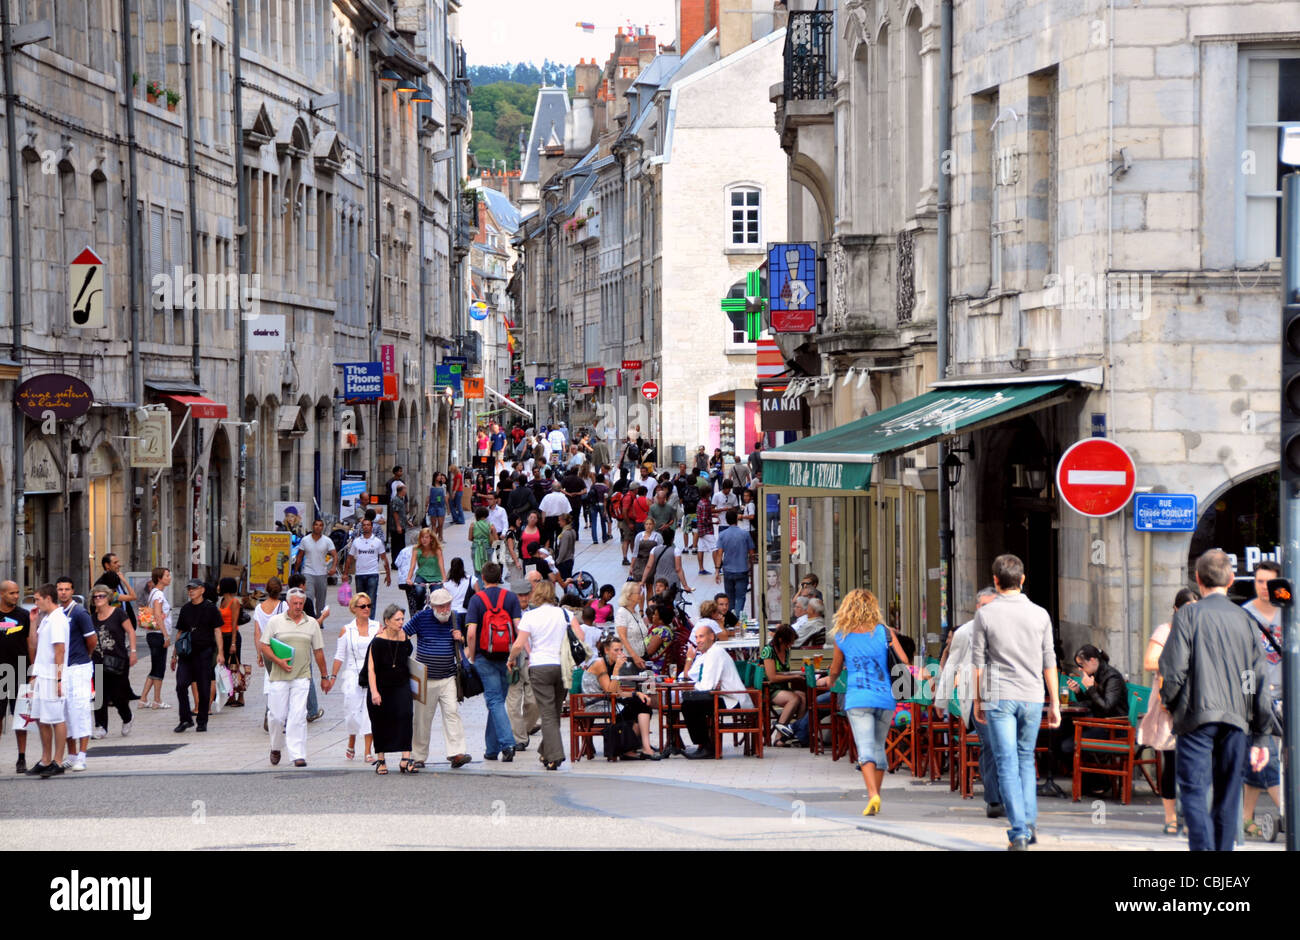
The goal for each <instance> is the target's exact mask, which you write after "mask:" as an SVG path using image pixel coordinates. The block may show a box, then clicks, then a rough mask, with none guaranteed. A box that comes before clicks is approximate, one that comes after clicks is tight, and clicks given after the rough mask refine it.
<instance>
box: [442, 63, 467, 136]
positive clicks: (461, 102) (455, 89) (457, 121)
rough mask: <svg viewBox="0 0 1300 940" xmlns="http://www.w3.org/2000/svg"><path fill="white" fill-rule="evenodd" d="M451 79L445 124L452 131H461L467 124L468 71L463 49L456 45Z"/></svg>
mask: <svg viewBox="0 0 1300 940" xmlns="http://www.w3.org/2000/svg"><path fill="white" fill-rule="evenodd" d="M451 74H452V79H451V84H450V85H449V86H448V89H447V95H448V101H447V123H448V124H450V125H451V129H452V131H453V132H454V131H463V130H464V129H465V128H466V127H467V126H468V124H469V70H468V67H467V66H466V64H465V49H464V48H463V47H462V46H460V45H457V46H456V48H455V50H454V51H453V52H452V72H451Z"/></svg>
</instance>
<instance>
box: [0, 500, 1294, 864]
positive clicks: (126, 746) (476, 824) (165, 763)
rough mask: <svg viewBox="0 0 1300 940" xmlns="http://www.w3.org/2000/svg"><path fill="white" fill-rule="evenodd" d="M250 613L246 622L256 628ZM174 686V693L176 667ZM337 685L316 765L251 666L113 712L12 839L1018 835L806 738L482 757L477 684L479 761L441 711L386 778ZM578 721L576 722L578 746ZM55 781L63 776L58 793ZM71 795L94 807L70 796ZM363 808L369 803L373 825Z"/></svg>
mask: <svg viewBox="0 0 1300 940" xmlns="http://www.w3.org/2000/svg"><path fill="white" fill-rule="evenodd" d="M465 531H466V528H465V527H463V526H460V527H458V526H449V527H448V528H447V530H446V533H447V545H446V557H447V559H448V561H450V559H451V558H453V557H455V556H456V555H461V556H462V557H467V556H468V553H467V550H466V549H467V546H466V542H465ZM584 537H585V538H586V541H584V543H583V544H582V545H581V546H580V547H579V549H578V564H577V565H576V566H575V567H576V568H577V569H579V570H586V571H590V572H591V573H592V574H593V575H595V576H596V578H597V580H598V581H600V582H602V583H614V584H621V583H622V580H623V579H624V578H625V577H626V575H625V574H624V572H625V571H626V569H625V568H624V567H623V566H622V564H621V563H620V555H619V551H618V546H617V544H616V543H615V542H609V543H608V544H605V545H601V546H593V545H592V544H591V543H590V540H589V536H586V535H585V533H584ZM687 569H688V572H689V571H693V570H694V568H693V565H690V566H687ZM708 580H711V579H708ZM691 583H692V585H693V586H697V585H698V582H697V581H692V582H691ZM697 593H699V588H698V586H697ZM380 602H381V605H382V604H387V603H390V602H393V603H401V604H403V605H405V597H404V596H403V595H402V593H401V592H400V591H399V590H398V589H397V587H396V586H395V585H394V586H393V587H391V588H383V587H382V586H381V589H380ZM335 606H336V607H337V605H335ZM338 616H339V615H338V614H335V615H334V616H332V617H331V618H330V619H329V620H328V621H327V627H328V626H329V625H333V630H330V629H327V630H326V634H327V642H326V653H327V655H328V656H332V653H333V643H334V638H335V637H336V636H337V630H338V627H339V625H340V624H339V620H338V619H337V618H338ZM244 631H245V639H246V640H247V639H249V638H250V637H251V632H250V628H249V627H248V626H245V627H244ZM146 671H147V670H146V669H145V667H143V666H141V665H137V667H136V668H135V670H133V676H132V683H133V686H134V688H136V689H137V690H139V688H140V687H141V685H142V684H143V679H144V675H145V672H146ZM168 692H169V698H170V700H171V701H172V702H173V704H174V701H175V699H174V695H172V685H171V682H170V680H169V685H168ZM340 697H341V693H340V692H338V691H336V692H334V693H333V694H331V695H328V696H323V697H322V702H323V703H324V707H325V717H324V718H322V719H321V720H319V721H317V722H315V723H313V724H310V725H308V761H309V766H308V767H307V768H306V769H298V770H295V769H294V768H292V767H287V766H286V765H285V764H281V765H280V766H279V767H274V768H273V767H271V766H270V765H269V762H268V760H267V743H266V735H265V733H264V732H263V731H262V727H261V718H262V712H263V704H264V701H265V698H264V695H263V692H262V687H261V680H260V679H256V677H255V681H254V682H253V685H252V688H251V689H250V694H249V696H248V705H247V706H246V707H245V708H242V709H225V710H223V711H222V712H221V713H220V714H218V715H216V716H214V717H213V718H212V720H211V724H210V730H209V732H208V733H207V734H204V735H198V734H196V733H195V732H193V731H188V732H186V733H184V734H181V735H177V734H174V733H173V732H172V728H173V727H174V726H175V724H176V710H175V708H173V709H171V710H168V711H152V710H139V711H137V713H136V714H137V720H136V722H135V730H134V733H133V734H132V735H131V736H130V737H128V738H122V737H121V736H120V734H119V727H118V724H117V718H116V715H112V717H111V719H110V722H111V733H110V736H109V737H108V738H105V739H103V740H101V741H96V742H92V746H91V751H90V757H89V759H88V768H89V769H88V770H87V771H86V772H85V773H84V774H71V773H69V774H65V775H64V776H63V777H61V778H59V779H57V780H51V781H42V780H35V779H30V778H18V777H15V776H13V775H12V773H10V774H8V775H3V776H0V820H3V824H0V847H3V848H7V849H21V848H27V847H32V846H34V845H36V844H38V841H39V844H40V845H41V846H44V847H58V848H67V849H72V848H75V847H78V846H80V845H83V844H84V840H85V839H86V838H87V837H88V835H89V837H91V838H93V839H96V840H98V841H99V844H102V845H105V846H113V847H117V848H123V849H144V848H152V847H157V845H158V841H157V840H158V832H159V831H160V829H159V827H165V831H166V833H167V836H166V838H167V840H168V841H167V845H168V846H171V847H176V848H194V849H203V848H329V849H334V848H387V847H399V848H401V847H405V848H426V847H469V848H490V847H507V846H515V847H519V846H527V847H533V848H565V847H567V848H581V847H591V846H595V845H602V846H615V847H618V846H623V847H629V848H630V847H642V846H646V847H664V848H666V847H669V846H675V847H688V846H689V847H696V848H754V847H762V848H765V849H779V848H837V849H842V848H866V849H899V848H911V849H915V848H922V847H927V846H932V847H936V848H951V849H981V848H984V849H1001V848H1002V847H1003V846H1004V845H1005V839H1006V837H1005V829H1004V828H1003V826H1002V825H1000V822H1001V821H995V820H988V819H986V818H985V817H984V813H983V803H982V802H980V801H979V800H978V799H975V800H967V801H963V800H961V799H960V798H959V797H958V796H956V795H955V794H953V793H951V792H950V791H949V789H948V786H947V782H946V781H943V782H940V783H934V784H931V783H929V782H921V781H916V780H914V779H913V778H912V777H911V776H910V775H908V774H906V773H897V774H890V775H887V776H886V778H885V801H884V807H885V809H884V813H883V814H882V815H881V816H880V817H879V818H877V819H871V820H867V819H864V818H863V817H862V816H861V815H860V813H861V810H862V807H863V805H864V804H865V799H866V796H865V790H864V789H863V787H862V781H861V777H860V775H859V774H858V773H857V771H855V770H854V769H853V766H852V765H851V764H850V763H849V762H848V761H847V760H840V761H838V762H833V761H831V759H830V757H829V756H827V755H821V756H813V755H811V754H809V753H808V751H807V750H805V749H800V748H790V749H782V748H769V749H767V750H766V751H765V752H764V757H763V759H761V760H758V759H755V758H745V757H743V756H742V755H741V754H740V752H739V750H737V749H734V748H732V747H731V746H730V745H728V747H727V749H726V752H725V757H724V759H722V760H719V761H687V760H682V759H671V760H666V761H661V762H659V763H652V762H637V763H633V764H628V763H626V762H619V763H612V764H611V763H609V762H607V761H605V760H604V759H603V758H598V759H596V760H594V761H583V762H581V763H579V764H578V765H573V764H570V763H567V762H566V763H565V764H564V765H563V767H562V769H561V771H560V772H559V773H558V774H556V773H547V772H545V771H543V770H542V769H541V767H540V766H539V765H538V763H537V760H536V758H535V756H534V755H535V753H536V744H537V742H538V741H539V740H540V735H538V736H534V738H533V747H532V748H530V749H529V750H528V751H525V752H522V753H520V754H518V755H517V756H516V758H515V761H514V762H513V763H511V764H501V763H495V764H493V763H487V762H484V761H483V759H482V756H483V746H482V741H483V726H484V719H485V715H486V711H485V708H484V704H483V699H482V697H477V698H474V699H471V700H469V701H468V702H466V703H464V705H463V706H462V715H463V716H464V720H465V725H466V739H467V741H468V742H469V747H470V753H471V754H472V755H473V757H474V761H473V763H471V764H469V765H468V766H466V767H464V768H461V769H458V770H454V771H453V770H451V769H450V767H449V765H448V764H447V763H446V754H445V749H444V747H443V743H442V734H441V730H440V726H439V724H438V722H437V721H436V720H435V722H434V732H433V743H432V747H431V750H430V764H429V768H428V769H427V770H426V771H425V772H424V773H423V774H421V775H419V776H417V777H415V778H409V777H402V776H401V775H400V774H398V773H397V767H396V762H395V761H394V762H393V763H392V764H390V770H391V771H392V772H391V773H390V774H389V776H388V778H387V779H383V780H380V779H377V778H376V777H375V775H374V774H373V773H372V772H371V770H370V768H369V767H367V766H366V765H365V764H364V763H363V762H362V761H361V760H360V751H358V759H357V760H355V761H351V762H349V761H347V760H345V759H344V754H343V751H344V748H345V746H346V734H345V731H344V726H343V723H342V722H341V721H340V720H339V718H338V710H339V701H340ZM110 714H112V713H110ZM567 732H568V729H567V723H566V724H565V726H564V734H565V741H566V748H567V741H568V733H567ZM33 740H34V737H33ZM34 747H35V745H33V744H31V743H29V751H28V756H29V759H30V760H32V761H34V760H35V759H36V758H37V757H38V756H39V754H38V753H35V752H34V751H33V748H34ZM0 755H2V759H3V762H4V763H3V765H0V766H4V767H12V761H13V737H12V736H6V737H5V738H4V743H3V747H2V748H0ZM1063 782H1064V783H1066V784H1067V785H1068V782H1067V781H1063ZM53 794H60V797H59V799H58V801H57V802H54V801H52V800H51V796H52V795H53ZM196 801H198V802H197V804H196ZM69 805H80V806H87V807H94V811H93V812H86V813H84V814H80V813H73V814H69V813H68V812H67V806H69ZM1039 805H1040V814H1041V816H1040V825H1041V829H1040V842H1041V843H1042V844H1041V848H1044V849H1062V848H1123V849H1140V850H1174V849H1183V848H1184V847H1185V844H1186V843H1185V841H1184V840H1182V839H1172V838H1170V837H1168V836H1163V835H1161V834H1160V824H1161V822H1162V816H1161V813H1160V808H1159V804H1158V803H1157V802H1156V801H1155V800H1154V798H1153V797H1152V796H1151V795H1150V794H1149V793H1148V792H1147V790H1146V788H1145V785H1139V786H1137V787H1135V800H1134V803H1133V805H1132V806H1130V807H1122V806H1119V805H1118V804H1106V806H1105V807H1104V810H1105V812H1104V814H1103V813H1102V812H1100V811H1099V808H1098V807H1094V805H1093V804H1092V803H1091V802H1081V803H1078V804H1075V803H1071V802H1070V801H1068V800H1059V799H1048V798H1044V799H1042V800H1040V804H1039ZM347 814H354V815H351V816H349V815H347ZM355 814H362V815H364V817H365V824H364V825H360V824H358V816H357V815H355ZM577 820H581V822H580V823H578V822H576V821H577ZM125 821H129V822H126V824H124V822H125ZM176 823H180V825H176ZM1263 847H1265V845H1264V844H1263V843H1252V844H1251V845H1250V846H1248V848H1263ZM1280 847H1281V846H1280V843H1279V844H1278V845H1277V846H1272V847H1271V848H1280Z"/></svg>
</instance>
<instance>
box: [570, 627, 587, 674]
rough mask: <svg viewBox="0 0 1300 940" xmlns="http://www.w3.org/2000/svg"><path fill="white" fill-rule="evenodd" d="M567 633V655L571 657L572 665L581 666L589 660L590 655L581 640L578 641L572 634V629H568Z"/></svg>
mask: <svg viewBox="0 0 1300 940" xmlns="http://www.w3.org/2000/svg"><path fill="white" fill-rule="evenodd" d="M568 633H569V655H570V656H572V657H573V665H575V666H581V665H582V664H583V663H585V662H586V661H587V660H588V659H590V658H591V653H590V652H588V650H587V647H586V646H585V645H584V644H583V642H582V640H580V639H578V638H577V636H575V635H574V633H573V627H569V628H568Z"/></svg>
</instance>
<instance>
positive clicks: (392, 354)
mask: <svg viewBox="0 0 1300 940" xmlns="http://www.w3.org/2000/svg"><path fill="white" fill-rule="evenodd" d="M379 361H380V362H381V363H382V364H383V367H384V375H392V374H393V373H394V372H396V371H397V347H396V346H389V345H384V346H380V347H379Z"/></svg>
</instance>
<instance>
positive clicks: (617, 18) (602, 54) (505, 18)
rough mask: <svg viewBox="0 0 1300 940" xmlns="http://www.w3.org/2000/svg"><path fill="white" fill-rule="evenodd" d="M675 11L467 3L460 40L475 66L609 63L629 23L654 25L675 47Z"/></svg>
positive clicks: (540, 1)
mask: <svg viewBox="0 0 1300 940" xmlns="http://www.w3.org/2000/svg"><path fill="white" fill-rule="evenodd" d="M674 9H675V4H674V2H673V0H465V3H464V5H463V6H462V7H461V11H460V35H461V41H462V42H463V43H464V45H465V55H466V57H467V58H468V59H469V64H470V65H501V64H503V63H506V62H534V63H536V64H538V65H541V63H542V60H543V59H550V60H551V61H552V62H562V63H564V64H566V65H576V64H577V62H578V60H579V59H582V58H585V59H591V58H595V59H598V60H599V61H600V62H602V63H603V62H604V61H605V59H606V58H608V57H609V54H610V52H611V51H613V48H614V43H613V36H614V33H615V31H616V30H617V28H618V27H620V26H621V27H623V28H625V29H626V28H627V25H628V22H629V21H631V23H632V24H634V25H636V26H638V27H643V26H649V27H650V32H651V33H653V34H654V35H655V36H656V38H658V40H659V42H660V43H668V42H671V41H672V38H673V35H674V33H675V30H676V24H675V20H674ZM579 22H583V23H593V24H595V26H596V31H595V32H594V33H588V32H585V31H583V30H582V29H580V28H578V27H577V26H575V25H574V24H575V23H579ZM655 24H661V25H655Z"/></svg>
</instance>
